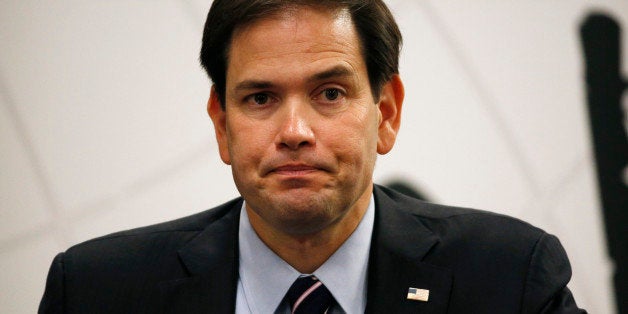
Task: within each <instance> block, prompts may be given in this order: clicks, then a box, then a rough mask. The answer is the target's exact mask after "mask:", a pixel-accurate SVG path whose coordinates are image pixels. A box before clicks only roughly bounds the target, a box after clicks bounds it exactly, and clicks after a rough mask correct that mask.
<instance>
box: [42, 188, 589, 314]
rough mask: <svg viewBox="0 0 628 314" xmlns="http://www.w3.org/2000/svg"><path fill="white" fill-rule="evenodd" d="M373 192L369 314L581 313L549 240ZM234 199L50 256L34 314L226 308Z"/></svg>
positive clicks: (231, 281)
mask: <svg viewBox="0 0 628 314" xmlns="http://www.w3.org/2000/svg"><path fill="white" fill-rule="evenodd" d="M374 195H375V204H376V214H375V227H374V231H373V232H374V233H373V239H372V245H371V253H370V260H369V275H368V291H367V297H368V301H367V313H539V312H543V313H580V311H581V310H579V309H578V308H577V307H576V304H575V302H574V300H573V297H572V295H571V293H570V292H569V290H568V289H567V288H566V285H567V282H568V281H569V278H570V277H571V269H570V266H569V261H568V260H567V257H566V254H565V251H564V250H563V248H562V246H561V245H560V243H559V242H558V239H557V238H556V237H554V236H552V235H549V234H547V233H545V232H543V231H542V230H540V229H537V228H535V227H532V226H530V225H529V224H527V223H525V222H522V221H519V220H517V219H513V218H510V217H506V216H502V215H497V214H493V213H489V212H483V211H476V210H470V209H462V208H452V207H446V206H440V205H433V204H428V203H424V202H420V201H417V200H415V199H412V198H409V197H406V196H403V195H401V194H399V193H396V192H393V191H391V190H388V189H385V188H382V187H378V186H375V192H374ZM241 204H242V200H241V199H236V200H233V201H230V202H228V203H226V204H223V205H221V206H218V207H216V208H214V209H212V210H209V211H206V212H202V213H199V214H196V215H193V216H190V217H186V218H182V219H179V220H175V221H171V222H167V223H163V224H159V225H155V226H150V227H145V228H140V229H135V230H130V231H124V232H120V233H115V234H112V235H108V236H104V237H101V238H97V239H94V240H91V241H88V242H85V243H82V244H79V245H77V246H74V247H72V248H70V249H69V250H68V251H67V252H65V253H61V254H59V255H57V257H56V258H55V259H54V261H53V263H52V266H51V268H50V273H49V275H48V282H47V285H46V291H45V293H44V297H43V299H42V301H41V305H40V309H39V311H40V313H160V312H166V313H233V312H234V310H235V298H236V284H237V280H238V221H239V213H240V211H239V209H240V207H241ZM409 287H415V288H422V289H429V300H428V301H427V302H421V301H412V300H407V293H408V288H409ZM582 312H584V311H582Z"/></svg>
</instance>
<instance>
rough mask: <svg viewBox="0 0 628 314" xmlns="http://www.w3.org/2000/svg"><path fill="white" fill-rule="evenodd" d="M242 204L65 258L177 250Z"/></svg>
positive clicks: (104, 239) (118, 237)
mask: <svg viewBox="0 0 628 314" xmlns="http://www.w3.org/2000/svg"><path fill="white" fill-rule="evenodd" d="M240 203H241V199H240V198H237V199H234V200H231V201H229V202H227V203H224V204H222V205H220V206H217V207H215V208H212V209H209V210H206V211H203V212H200V213H197V214H194V215H190V216H187V217H183V218H179V219H176V220H172V221H167V222H163V223H159V224H155V225H150V226H145V227H140V228H135V229H131V230H125V231H120V232H116V233H112V234H108V235H105V236H101V237H98V238H94V239H91V240H88V241H85V242H82V243H80V244H77V245H74V246H72V247H70V248H69V249H68V250H67V251H66V252H65V254H64V256H65V259H66V260H67V259H77V258H87V259H89V258H95V259H102V258H103V256H108V257H109V258H111V257H116V256H118V257H120V256H132V257H133V258H137V257H139V256H142V254H141V253H142V252H147V251H153V252H154V251H164V252H165V251H176V250H178V249H179V248H180V247H182V246H183V245H184V244H185V243H187V242H188V241H189V240H190V239H192V238H193V237H194V236H196V235H197V234H198V233H200V232H201V231H203V230H204V229H205V228H206V227H208V226H209V225H211V224H212V223H213V222H215V221H218V220H220V218H222V217H224V216H225V215H226V214H227V213H229V212H231V211H232V210H235V208H236V207H237V205H238V204H240ZM145 256H147V255H145Z"/></svg>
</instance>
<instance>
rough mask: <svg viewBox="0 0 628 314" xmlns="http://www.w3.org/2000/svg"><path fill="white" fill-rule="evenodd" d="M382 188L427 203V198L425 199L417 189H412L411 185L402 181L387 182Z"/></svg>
mask: <svg viewBox="0 0 628 314" xmlns="http://www.w3.org/2000/svg"><path fill="white" fill-rule="evenodd" d="M384 186H386V187H388V188H391V189H393V190H395V191H397V192H400V193H402V194H405V195H407V196H411V197H414V198H418V199H420V200H423V201H429V198H428V197H426V196H425V194H424V193H423V192H421V191H420V189H419V188H416V187H414V186H413V185H412V184H411V183H409V182H406V181H404V180H392V181H389V182H388V183H385V184H384Z"/></svg>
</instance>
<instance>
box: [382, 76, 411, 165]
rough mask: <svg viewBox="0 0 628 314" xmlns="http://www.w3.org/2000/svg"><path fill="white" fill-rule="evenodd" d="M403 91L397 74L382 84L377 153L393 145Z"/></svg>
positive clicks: (388, 149)
mask: <svg viewBox="0 0 628 314" xmlns="http://www.w3.org/2000/svg"><path fill="white" fill-rule="evenodd" d="M404 95H405V92H404V89H403V83H402V82H401V78H400V77H399V74H395V75H393V77H392V78H391V79H390V80H389V81H388V82H386V84H384V86H382V92H381V94H380V97H379V104H378V107H379V117H380V119H379V128H378V140H377V153H379V154H381V155H384V154H386V153H388V152H389V151H390V150H391V149H392V148H393V146H394V145H395V140H396V139H397V132H398V131H399V125H400V124H401V105H402V104H403V98H404Z"/></svg>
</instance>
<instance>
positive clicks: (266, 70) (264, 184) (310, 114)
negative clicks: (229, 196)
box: [208, 8, 400, 234]
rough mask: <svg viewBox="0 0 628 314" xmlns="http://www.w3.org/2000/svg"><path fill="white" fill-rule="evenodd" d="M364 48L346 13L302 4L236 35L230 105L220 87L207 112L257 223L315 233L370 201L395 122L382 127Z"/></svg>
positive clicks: (229, 75) (230, 69) (229, 77)
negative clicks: (222, 105)
mask: <svg viewBox="0 0 628 314" xmlns="http://www.w3.org/2000/svg"><path fill="white" fill-rule="evenodd" d="M360 49H361V48H360V44H359V39H358V36H357V34H356V32H355V30H354V26H353V23H352V21H351V17H350V15H349V14H348V13H346V12H343V11H339V12H328V11H323V10H314V9H311V8H310V9H305V8H303V9H297V10H295V11H290V12H289V13H282V14H280V15H276V16H273V17H271V18H267V19H262V20H259V21H256V22H254V23H253V24H251V25H248V26H245V27H242V28H240V29H238V30H237V31H236V32H235V34H234V36H233V39H232V42H231V48H230V50H229V58H228V60H229V61H228V70H227V84H226V95H225V96H226V110H225V111H222V110H221V109H220V104H219V100H218V96H217V95H216V94H215V92H214V91H212V96H211V97H210V101H209V105H208V111H209V113H210V116H211V117H212V120H213V122H214V125H215V128H216V134H217V139H218V144H219V149H220V155H221V158H222V160H223V161H224V162H225V163H227V164H231V166H232V172H233V177H234V180H235V183H236V186H237V187H238V190H239V191H240V193H241V194H242V196H243V197H244V199H245V200H246V203H247V210H248V212H249V213H250V214H249V215H250V216H251V215H253V216H255V217H253V218H255V220H256V221H257V220H258V219H259V221H261V222H262V223H263V224H266V225H267V226H268V227H270V228H272V229H274V230H278V231H281V232H285V233H287V234H310V233H315V232H318V231H320V230H322V229H324V228H326V227H327V226H330V225H333V224H335V223H338V222H340V221H342V220H343V218H344V217H345V216H347V213H351V212H352V210H353V209H355V208H360V210H361V211H362V213H363V211H364V209H365V208H366V206H367V205H368V202H369V200H370V195H371V193H372V174H373V168H374V165H375V159H376V155H377V152H378V151H379V152H382V153H385V152H387V151H388V150H390V148H391V147H392V143H393V142H394V134H396V128H395V130H394V132H391V131H390V127H388V129H387V130H385V131H384V132H382V124H383V123H382V113H381V112H382V111H381V109H380V107H381V106H380V104H379V103H375V100H374V99H373V97H372V93H371V89H370V86H369V80H368V75H367V70H366V65H365V63H364V60H363V57H362V54H361V51H360ZM399 84H400V83H399ZM385 89H386V88H385ZM386 90H387V91H390V88H388V89H386ZM388 94H390V92H389V93H388ZM390 98H391V96H390V95H388V96H383V99H390ZM380 103H381V101H380ZM399 106H400V104H399ZM397 109H400V108H397ZM386 110H387V109H386ZM397 112H398V110H397ZM396 127H398V121H397V123H396ZM393 133H394V134H393ZM391 136H392V139H391V138H390V137H391ZM382 137H386V138H383V139H382ZM349 216H351V215H349ZM359 218H361V213H359ZM358 221H359V220H358Z"/></svg>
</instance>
